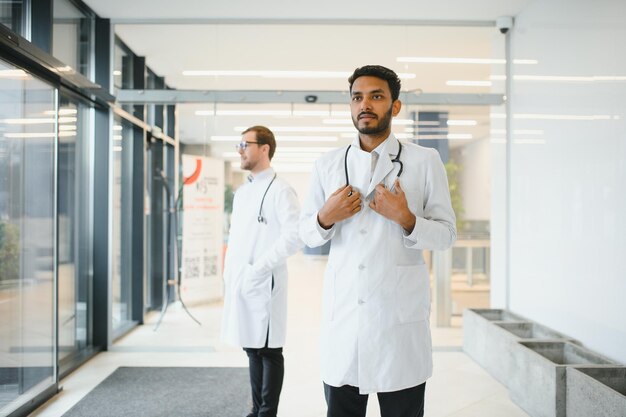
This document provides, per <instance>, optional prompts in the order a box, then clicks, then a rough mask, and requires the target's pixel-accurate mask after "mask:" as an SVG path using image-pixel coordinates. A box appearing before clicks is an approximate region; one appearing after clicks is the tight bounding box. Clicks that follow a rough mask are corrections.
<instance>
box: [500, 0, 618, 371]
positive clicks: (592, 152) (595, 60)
mask: <svg viewBox="0 0 626 417" xmlns="http://www.w3.org/2000/svg"><path fill="white" fill-rule="evenodd" d="M624 16H626V2H624V1H622V0H603V1H598V2H588V1H586V0H544V1H538V2H534V3H532V4H531V5H530V6H528V7H527V8H526V9H524V10H523V11H522V12H521V13H520V14H519V15H518V16H517V17H516V27H515V29H514V31H513V33H512V53H513V58H523V59H537V60H538V61H539V63H538V65H533V66H528V65H526V66H521V65H520V66H515V67H514V75H516V76H520V75H546V76H547V75H549V76H579V77H592V76H621V79H620V80H619V81H610V80H606V79H604V80H602V79H599V78H596V79H595V80H594V79H591V78H589V79H587V80H586V81H585V79H579V80H577V81H569V82H564V81H560V82H559V81H522V80H520V79H519V78H518V80H514V83H513V91H512V94H511V106H512V113H513V120H512V127H513V130H520V129H522V130H527V129H534V130H542V131H543V135H541V136H539V138H540V139H541V141H540V143H538V144H537V143H536V144H528V143H527V142H528V141H525V139H529V137H528V136H527V135H524V134H517V135H513V139H514V140H513V144H512V153H511V184H510V186H511V234H510V244H511V260H510V261H511V263H510V271H511V272H510V273H511V277H510V279H511V282H510V283H511V285H510V300H511V301H510V308H511V309H512V310H513V311H516V312H518V313H520V314H522V315H525V316H527V317H528V318H530V319H533V320H536V321H538V322H540V323H543V324H545V325H547V326H549V327H552V328H554V329H556V330H559V331H562V332H564V333H565V334H567V335H569V336H572V337H574V338H576V339H578V340H580V341H581V342H582V343H583V344H584V345H585V346H587V347H589V348H591V349H593V350H595V351H598V352H600V353H603V354H605V355H607V356H609V357H612V358H614V359H617V360H619V361H621V362H622V363H626V302H625V295H626V279H625V271H626V221H625V217H626V104H625V103H626V101H625V99H626V78H625V77H626V54H625V53H624V45H626V26H625V25H624V24H623V18H624ZM533 115H535V116H533ZM536 115H541V116H536ZM550 115H552V116H550ZM554 115H561V117H554ZM564 115H569V116H571V115H575V116H589V117H588V119H587V120H563V116H564ZM594 115H595V116H596V117H595V118H593V117H591V116H594ZM539 117H543V118H539ZM536 138H537V136H536V135H534V136H533V139H536ZM524 142H526V143H524ZM497 165H498V163H494V166H497ZM500 169H503V167H502V166H500ZM500 175H504V172H503V171H501V172H500V173H494V176H500ZM493 193H494V196H493V198H494V200H495V203H494V209H496V210H498V211H500V210H502V209H503V208H504V205H503V204H504V201H505V200H504V198H505V197H504V195H502V194H503V189H502V187H494V189H493ZM496 193H497V195H496ZM493 227H494V228H497V229H498V230H494V232H495V233H496V234H498V233H500V234H501V233H502V230H501V229H502V227H503V223H502V222H501V221H494V223H493ZM495 249H496V248H494V254H495V252H496V250H495ZM499 249H502V248H499ZM500 252H501V253H502V251H500ZM494 279H495V280H497V281H498V282H494V285H495V286H496V287H501V286H502V280H503V279H504V277H503V276H502V274H494ZM502 295H503V292H501V291H499V292H497V294H496V295H495V296H494V299H493V301H494V305H503V304H504V300H503V299H502Z"/></svg>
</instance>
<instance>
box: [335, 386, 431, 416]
mask: <svg viewBox="0 0 626 417" xmlns="http://www.w3.org/2000/svg"><path fill="white" fill-rule="evenodd" d="M425 390H426V383H425V382H424V383H423V384H421V385H418V386H416V387H412V388H407V389H403V390H401V391H394V392H379V393H378V394H377V395H378V404H379V405H380V415H381V417H423V416H424V393H425ZM324 394H325V395H326V404H327V405H328V413H327V414H326V415H327V417H365V412H366V411H367V399H368V395H363V394H359V389H358V388H357V387H352V386H350V385H344V386H342V387H331V386H330V385H327V384H324Z"/></svg>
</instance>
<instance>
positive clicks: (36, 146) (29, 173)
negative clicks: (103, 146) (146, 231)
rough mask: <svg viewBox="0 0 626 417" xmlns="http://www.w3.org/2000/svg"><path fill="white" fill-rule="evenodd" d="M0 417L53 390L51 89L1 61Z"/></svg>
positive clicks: (53, 129)
mask: <svg viewBox="0 0 626 417" xmlns="http://www.w3.org/2000/svg"><path fill="white" fill-rule="evenodd" d="M0 73H1V74H2V76H1V77H0V317H2V320H1V321H0V415H6V414H8V413H10V412H11V411H12V410H14V409H16V408H18V407H20V406H21V405H23V404H24V403H25V402H27V401H29V400H31V399H32V398H34V397H35V396H37V395H38V394H40V393H42V392H43V391H44V390H46V389H47V388H50V387H51V386H53V385H54V384H55V383H56V379H57V377H56V375H57V368H56V337H55V334H56V331H55V318H56V315H55V301H54V300H55V256H56V253H55V223H56V222H55V214H56V213H55V204H54V201H55V195H54V190H55V183H54V178H55V176H54V175H52V174H53V173H54V172H55V137H56V121H57V119H56V117H55V115H56V102H57V100H56V92H55V89H54V88H53V87H52V86H50V85H48V84H46V83H44V82H42V81H40V80H38V79H36V78H34V77H31V76H29V75H27V74H26V73H25V72H23V71H21V70H20V69H18V68H16V67H14V66H12V65H10V64H8V63H6V62H4V61H0Z"/></svg>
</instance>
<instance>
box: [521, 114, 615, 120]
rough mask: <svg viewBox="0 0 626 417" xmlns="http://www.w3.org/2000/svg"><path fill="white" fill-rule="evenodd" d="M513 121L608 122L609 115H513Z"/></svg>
mask: <svg viewBox="0 0 626 417" xmlns="http://www.w3.org/2000/svg"><path fill="white" fill-rule="evenodd" d="M513 118H514V119H521V120H610V119H611V116H609V115H597V114H595V115H589V116H586V115H575V114H514V115H513Z"/></svg>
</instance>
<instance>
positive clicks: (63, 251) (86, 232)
mask: <svg viewBox="0 0 626 417" xmlns="http://www.w3.org/2000/svg"><path fill="white" fill-rule="evenodd" d="M60 102H61V106H60V109H59V115H60V117H59V165H58V178H59V180H58V184H59V185H58V187H59V188H58V190H59V191H58V193H59V194H58V259H59V266H58V271H59V362H60V368H61V369H60V371H61V373H63V372H64V371H65V370H67V369H68V368H70V367H71V366H72V363H73V362H74V361H72V359H73V358H75V359H78V358H77V356H80V355H81V354H83V353H86V352H85V350H86V349H88V348H89V347H90V346H91V325H90V323H91V308H92V303H91V294H92V291H91V288H92V278H93V276H92V247H93V242H92V238H91V237H92V233H91V227H90V225H91V219H92V201H93V198H92V190H93V186H92V184H93V181H92V174H91V172H90V169H89V167H90V166H91V165H92V163H91V162H92V156H91V154H92V147H91V145H90V139H91V132H92V128H91V117H90V113H91V111H92V110H91V108H90V107H89V106H85V105H84V104H82V103H81V102H78V101H73V100H72V99H70V98H69V97H64V96H61V100H60Z"/></svg>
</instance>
